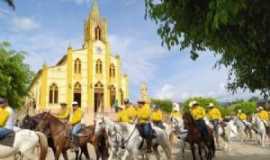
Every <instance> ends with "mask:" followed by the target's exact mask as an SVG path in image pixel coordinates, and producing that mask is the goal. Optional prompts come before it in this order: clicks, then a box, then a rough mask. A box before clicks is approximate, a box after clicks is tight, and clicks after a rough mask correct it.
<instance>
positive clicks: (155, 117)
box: [151, 110, 162, 122]
mask: <svg viewBox="0 0 270 160" xmlns="http://www.w3.org/2000/svg"><path fill="white" fill-rule="evenodd" d="M151 120H152V121H153V122H161V121H162V112H161V111H160V110H157V111H153V112H152V114H151Z"/></svg>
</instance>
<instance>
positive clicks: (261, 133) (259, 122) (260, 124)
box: [252, 115, 267, 147]
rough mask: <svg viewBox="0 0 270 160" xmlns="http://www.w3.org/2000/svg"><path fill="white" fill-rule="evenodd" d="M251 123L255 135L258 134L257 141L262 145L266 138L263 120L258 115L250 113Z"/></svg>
mask: <svg viewBox="0 0 270 160" xmlns="http://www.w3.org/2000/svg"><path fill="white" fill-rule="evenodd" d="M252 123H253V124H254V125H255V128H256V130H257V135H259V143H260V144H261V145H262V147H264V146H265V141H266V139H267V134H266V128H265V125H264V122H263V121H262V120H261V119H260V118H259V117H258V115H252Z"/></svg>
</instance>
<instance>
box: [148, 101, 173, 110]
mask: <svg viewBox="0 0 270 160" xmlns="http://www.w3.org/2000/svg"><path fill="white" fill-rule="evenodd" d="M151 103H152V104H156V105H159V106H160V108H161V110H162V111H164V112H167V113H170V112H171V111H172V101H171V100H168V99H166V100H161V99H152V100H151Z"/></svg>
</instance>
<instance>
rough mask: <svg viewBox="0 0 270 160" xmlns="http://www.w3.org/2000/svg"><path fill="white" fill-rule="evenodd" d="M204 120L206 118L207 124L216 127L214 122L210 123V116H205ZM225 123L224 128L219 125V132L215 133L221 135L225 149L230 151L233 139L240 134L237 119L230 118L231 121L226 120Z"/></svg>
mask: <svg viewBox="0 0 270 160" xmlns="http://www.w3.org/2000/svg"><path fill="white" fill-rule="evenodd" d="M204 120H205V123H206V125H207V126H209V127H210V128H212V129H214V126H213V124H212V123H210V121H209V120H208V118H204ZM224 123H225V124H226V125H225V127H224V129H223V128H222V127H221V126H220V125H218V128H217V132H218V133H216V134H214V135H215V136H219V137H218V138H220V137H221V138H222V139H223V141H224V150H225V151H230V144H231V142H232V139H233V138H235V137H236V136H237V135H238V132H237V127H236V125H235V121H234V120H233V119H232V120H230V121H229V122H224Z"/></svg>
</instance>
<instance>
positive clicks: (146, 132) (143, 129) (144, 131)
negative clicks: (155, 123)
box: [137, 123, 152, 139]
mask: <svg viewBox="0 0 270 160" xmlns="http://www.w3.org/2000/svg"><path fill="white" fill-rule="evenodd" d="M137 128H138V130H139V132H140V135H141V136H142V137H143V138H145V139H150V138H152V127H151V124H150V123H145V124H137Z"/></svg>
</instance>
